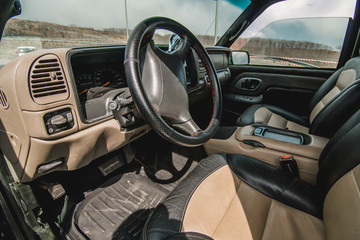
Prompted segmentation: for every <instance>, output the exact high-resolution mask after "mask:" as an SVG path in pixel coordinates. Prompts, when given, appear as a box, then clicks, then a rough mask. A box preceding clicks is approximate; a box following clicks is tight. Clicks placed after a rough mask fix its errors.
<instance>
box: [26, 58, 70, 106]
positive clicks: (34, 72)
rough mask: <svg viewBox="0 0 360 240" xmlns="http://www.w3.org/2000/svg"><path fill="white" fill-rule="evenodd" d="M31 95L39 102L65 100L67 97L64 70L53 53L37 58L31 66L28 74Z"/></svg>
mask: <svg viewBox="0 0 360 240" xmlns="http://www.w3.org/2000/svg"><path fill="white" fill-rule="evenodd" d="M29 85H30V92H31V96H32V97H33V99H34V101H35V102H36V103H39V104H47V103H52V102H57V101H61V100H65V99H67V98H68V97H69V92H68V87H67V84H66V80H65V75H64V70H63V68H62V66H61V64H60V60H59V58H58V57H57V56H55V55H53V54H48V55H44V56H42V57H40V58H38V59H37V60H36V61H35V62H34V63H33V65H32V66H31V70H30V75H29Z"/></svg>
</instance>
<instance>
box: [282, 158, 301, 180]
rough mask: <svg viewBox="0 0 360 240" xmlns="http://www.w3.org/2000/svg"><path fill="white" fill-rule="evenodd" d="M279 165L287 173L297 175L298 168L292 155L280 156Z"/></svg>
mask: <svg viewBox="0 0 360 240" xmlns="http://www.w3.org/2000/svg"><path fill="white" fill-rule="evenodd" d="M280 165H281V168H282V169H283V170H284V171H286V172H287V173H289V174H291V175H293V176H295V177H299V168H298V166H297V163H296V160H295V159H294V157H293V156H292V155H282V156H280Z"/></svg>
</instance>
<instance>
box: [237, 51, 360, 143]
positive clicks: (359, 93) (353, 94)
mask: <svg viewBox="0 0 360 240" xmlns="http://www.w3.org/2000/svg"><path fill="white" fill-rule="evenodd" d="M359 77H360V57H356V58H352V59H350V60H349V61H348V62H347V63H346V64H345V65H344V67H342V68H340V69H339V70H337V71H336V72H335V73H334V74H333V75H331V76H330V78H329V79H327V80H326V81H325V82H324V83H323V85H322V86H321V87H320V88H319V90H318V91H317V92H316V93H315V95H314V96H313V98H312V99H311V101H310V106H309V109H310V112H311V113H310V116H308V118H303V117H301V116H298V115H296V114H294V113H292V112H289V111H287V110H284V109H281V108H279V107H276V106H272V105H266V104H256V105H253V106H251V107H249V108H248V109H247V110H246V111H245V112H244V113H243V114H242V115H241V116H240V117H239V118H238V119H237V121H236V125H238V126H247V125H254V124H256V125H268V126H271V127H276V128H282V129H289V130H291V131H296V132H302V133H310V134H313V135H319V136H323V137H328V138H330V137H331V136H332V135H333V134H334V133H335V132H336V130H338V129H339V128H340V126H342V125H343V124H344V123H345V121H346V120H347V119H349V118H350V117H351V116H352V115H353V114H354V113H355V112H356V110H358V109H359V108H360V89H359V87H360V80H359Z"/></svg>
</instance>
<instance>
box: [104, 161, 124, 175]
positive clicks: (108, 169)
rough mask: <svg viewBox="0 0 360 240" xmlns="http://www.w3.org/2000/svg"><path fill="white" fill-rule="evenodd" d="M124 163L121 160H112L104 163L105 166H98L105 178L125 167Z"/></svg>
mask: <svg viewBox="0 0 360 240" xmlns="http://www.w3.org/2000/svg"><path fill="white" fill-rule="evenodd" d="M124 164H125V163H124V161H123V160H121V159H119V158H111V159H109V160H108V161H106V162H104V163H103V164H101V165H99V166H98V169H99V170H100V172H101V173H102V175H103V176H104V177H105V176H107V175H109V174H110V173H112V172H114V171H115V170H117V169H119V168H120V167H122V166H123V165H124Z"/></svg>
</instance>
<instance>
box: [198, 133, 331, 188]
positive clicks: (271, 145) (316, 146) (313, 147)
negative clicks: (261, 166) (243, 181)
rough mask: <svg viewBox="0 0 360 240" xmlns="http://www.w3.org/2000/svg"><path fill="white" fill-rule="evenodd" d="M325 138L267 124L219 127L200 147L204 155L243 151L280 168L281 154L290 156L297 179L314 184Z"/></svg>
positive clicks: (242, 152) (244, 153) (239, 152)
mask: <svg viewBox="0 0 360 240" xmlns="http://www.w3.org/2000/svg"><path fill="white" fill-rule="evenodd" d="M328 140H329V139H327V138H323V137H320V136H314V135H310V134H304V133H299V132H292V131H288V130H283V129H278V128H272V127H269V126H245V127H232V128H228V127H227V128H222V127H220V128H219V132H218V133H217V134H216V135H215V137H214V138H212V139H211V140H209V141H208V142H207V143H205V145H204V148H205V151H206V153H207V154H208V155H211V154H216V153H235V154H243V155H246V156H250V157H253V158H256V159H259V160H261V161H264V162H267V163H269V164H271V165H274V166H276V167H280V157H281V156H283V155H292V156H293V157H294V159H295V160H296V162H297V165H298V168H299V175H300V178H301V179H303V180H304V181H307V182H309V183H311V184H315V183H316V176H317V172H318V160H319V157H320V154H321V152H322V150H323V148H324V147H325V145H326V144H327V142H328Z"/></svg>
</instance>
